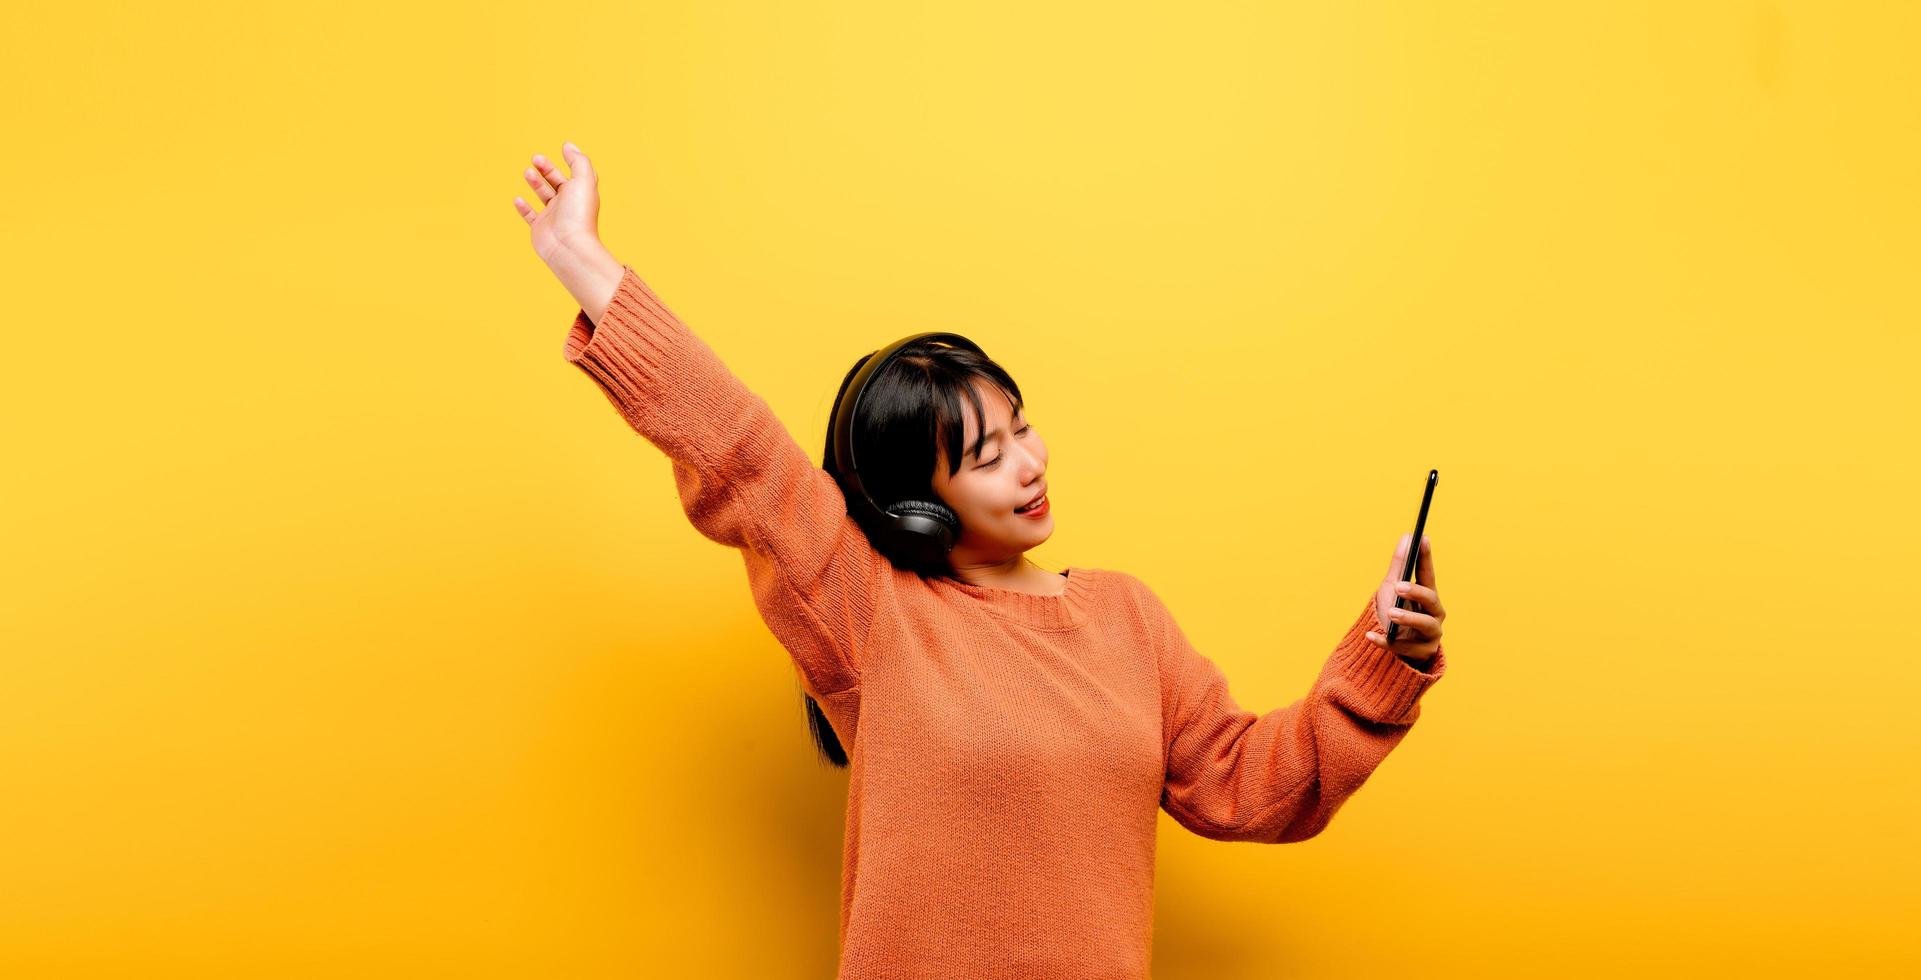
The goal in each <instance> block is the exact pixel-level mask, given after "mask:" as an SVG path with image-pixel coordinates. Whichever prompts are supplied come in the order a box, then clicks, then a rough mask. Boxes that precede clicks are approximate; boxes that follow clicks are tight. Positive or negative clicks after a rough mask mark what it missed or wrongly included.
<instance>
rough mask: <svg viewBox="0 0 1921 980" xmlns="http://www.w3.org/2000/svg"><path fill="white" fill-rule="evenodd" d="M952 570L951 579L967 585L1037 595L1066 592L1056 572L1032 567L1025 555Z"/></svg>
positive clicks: (958, 565)
mask: <svg viewBox="0 0 1921 980" xmlns="http://www.w3.org/2000/svg"><path fill="white" fill-rule="evenodd" d="M953 568H954V577H955V578H957V579H960V580H961V581H963V582H966V583H967V584H969V585H979V586H985V587H987V588H990V589H1007V590H1009V591H1012V592H1031V593H1035V594H1037V595H1059V594H1061V593H1062V592H1064V591H1066V589H1065V583H1064V582H1063V581H1062V579H1061V574H1060V573H1059V572H1050V571H1048V570H1047V569H1044V568H1042V567H1040V566H1039V565H1036V564H1034V563H1033V562H1031V561H1029V560H1027V556H1026V555H1025V554H1019V555H1015V556H1014V557H1012V558H1009V559H1007V560H1006V561H998V562H990V563H986V564H977V565H969V564H955V565H954V566H953Z"/></svg>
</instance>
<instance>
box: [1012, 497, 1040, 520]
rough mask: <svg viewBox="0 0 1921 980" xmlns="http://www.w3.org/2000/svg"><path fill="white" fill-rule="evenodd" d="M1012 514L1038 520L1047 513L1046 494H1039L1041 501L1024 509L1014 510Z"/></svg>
mask: <svg viewBox="0 0 1921 980" xmlns="http://www.w3.org/2000/svg"><path fill="white" fill-rule="evenodd" d="M1014 513H1016V514H1019V515H1020V516H1022V517H1033V518H1039V517H1042V516H1044V515H1045V514H1046V513H1047V494H1046V493H1045V492H1043V493H1042V494H1041V499H1039V500H1036V501H1034V502H1033V503H1032V504H1030V505H1028V506H1026V507H1019V508H1016V509H1015V510H1014Z"/></svg>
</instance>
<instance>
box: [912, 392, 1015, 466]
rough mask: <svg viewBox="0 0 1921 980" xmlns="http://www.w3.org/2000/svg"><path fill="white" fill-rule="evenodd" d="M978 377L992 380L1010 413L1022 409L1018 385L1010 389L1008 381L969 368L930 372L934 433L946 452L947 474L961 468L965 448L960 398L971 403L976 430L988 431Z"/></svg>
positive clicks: (963, 419) (937, 442) (963, 417)
mask: <svg viewBox="0 0 1921 980" xmlns="http://www.w3.org/2000/svg"><path fill="white" fill-rule="evenodd" d="M975 378H980V379H982V380H985V381H987V382H988V383H989V384H992V385H993V386H994V388H995V390H997V391H999V392H1000V393H1001V394H1002V395H1003V396H1005V397H1006V398H1007V403H1008V405H1009V406H1010V407H1011V409H1012V411H1013V414H1015V415H1018V414H1020V413H1021V411H1022V408H1023V406H1022V403H1021V395H1020V391H1019V390H1018V389H1013V390H1010V389H1009V387H1008V385H1006V384H1002V383H1001V382H1000V380H999V379H997V378H994V377H993V376H991V375H988V374H976V373H972V372H951V373H950V372H947V371H935V372H931V373H930V376H929V378H928V381H929V382H930V384H931V385H932V387H933V389H934V392H933V394H934V398H933V402H934V431H933V433H932V435H933V437H934V442H935V445H938V446H940V447H941V448H942V450H944V451H945V452H946V454H947V475H948V476H953V475H954V474H955V473H958V472H960V467H961V460H962V459H963V458H964V454H965V453H966V452H967V447H966V446H964V445H962V441H963V440H964V439H966V437H967V419H966V416H964V415H963V414H962V411H961V399H963V398H965V399H966V400H967V403H968V404H969V405H970V406H972V407H973V413H974V423H975V431H976V432H983V433H984V432H986V431H987V412H986V409H985V408H984V406H983V405H982V404H981V394H980V390H979V389H978V388H976V387H975V386H974V379H975Z"/></svg>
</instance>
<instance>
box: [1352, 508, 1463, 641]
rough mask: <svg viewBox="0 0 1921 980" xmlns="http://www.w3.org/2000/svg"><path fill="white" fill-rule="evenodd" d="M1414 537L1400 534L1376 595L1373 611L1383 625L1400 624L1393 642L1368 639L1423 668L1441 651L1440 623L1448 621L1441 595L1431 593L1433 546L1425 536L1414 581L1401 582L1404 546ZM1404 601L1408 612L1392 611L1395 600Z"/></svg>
mask: <svg viewBox="0 0 1921 980" xmlns="http://www.w3.org/2000/svg"><path fill="white" fill-rule="evenodd" d="M1413 537H1414V535H1412V534H1403V535H1401V540H1400V542H1399V543H1398V544H1396V545H1395V546H1394V557H1393V558H1392V559H1391V560H1389V561H1388V564H1387V577H1386V578H1384V579H1382V580H1381V587H1380V589H1379V590H1378V591H1377V592H1376V593H1375V596H1374V604H1375V611H1376V613H1378V614H1379V615H1380V617H1381V622H1382V623H1399V624H1401V625H1400V628H1399V629H1397V630H1395V631H1394V642H1393V643H1391V644H1390V643H1388V642H1387V637H1386V636H1385V635H1384V634H1383V633H1379V632H1370V633H1368V634H1367V639H1368V641H1369V642H1370V643H1373V644H1374V645H1375V646H1378V647H1382V648H1384V649H1387V650H1392V651H1394V653H1395V654H1396V655H1397V656H1399V657H1401V658H1402V659H1405V660H1412V661H1418V662H1420V663H1423V664H1425V663H1426V662H1427V661H1429V660H1432V659H1433V658H1434V654H1435V653H1436V652H1438V651H1439V650H1440V649H1441V621H1442V620H1444V619H1446V618H1447V610H1446V609H1444V608H1442V606H1441V596H1440V593H1438V592H1435V591H1434V543H1433V542H1432V541H1430V540H1428V537H1427V535H1425V534H1423V535H1421V556H1420V561H1419V563H1418V564H1416V565H1415V567H1414V581H1412V582H1409V581H1406V580H1404V579H1402V578H1401V576H1402V574H1404V572H1403V570H1404V569H1406V568H1407V546H1408V542H1409V540H1410V539H1412V538H1413ZM1397 598H1405V599H1406V600H1407V602H1406V603H1405V605H1406V606H1407V607H1408V608H1405V609H1396V608H1394V600H1395V599H1397Z"/></svg>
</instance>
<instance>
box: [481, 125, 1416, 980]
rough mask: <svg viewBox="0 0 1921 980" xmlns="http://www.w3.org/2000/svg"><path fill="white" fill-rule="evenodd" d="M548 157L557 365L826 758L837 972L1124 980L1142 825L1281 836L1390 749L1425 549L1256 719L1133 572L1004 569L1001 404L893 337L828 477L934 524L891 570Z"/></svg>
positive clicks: (533, 178)
mask: <svg viewBox="0 0 1921 980" xmlns="http://www.w3.org/2000/svg"><path fill="white" fill-rule="evenodd" d="M563 155H564V159H565V160H566V163H567V166H568V174H567V175H562V174H561V173H560V172H559V170H558V169H556V168H555V167H554V165H553V164H552V163H550V162H549V161H548V160H547V159H546V158H545V157H543V156H540V155H535V156H534V157H533V162H534V165H535V166H534V167H531V168H528V169H527V171H526V173H525V176H526V180H527V183H528V184H529V185H530V186H531V187H533V188H534V190H535V192H536V193H537V194H538V195H539V198H540V201H541V203H542V204H543V205H544V207H543V208H542V209H541V210H539V211H536V210H535V209H534V208H532V207H531V206H529V205H528V203H527V202H526V201H525V200H524V199H522V198H515V199H514V206H515V208H516V210H518V211H519V213H520V215H521V217H522V218H524V219H525V220H526V222H527V224H528V226H529V228H530V229H531V231H532V238H533V246H534V251H535V252H536V254H538V255H539V256H540V258H541V260H542V261H544V262H545V263H546V264H547V265H548V267H549V268H550V269H551V270H552V271H553V273H554V274H555V276H557V277H558V278H559V279H560V281H561V283H562V284H563V285H565V286H566V288H567V290H568V291H569V292H570V293H572V294H573V296H574V298H575V299H576V300H577V301H578V302H579V304H580V311H579V312H578V313H577V314H576V315H575V317H574V321H573V324H572V327H571V328H570V330H569V332H568V334H567V337H566V340H565V343H564V346H563V352H564V355H565V357H566V359H567V360H568V362H570V363H572V364H574V365H576V366H578V367H579V368H580V369H581V370H582V371H583V372H585V373H586V374H587V376H588V377H590V378H591V379H592V380H593V381H594V383H595V384H596V385H598V386H599V388H600V390H601V391H602V392H603V393H604V394H605V395H606V396H607V398H608V400H609V401H610V402H611V403H612V404H613V405H614V406H615V408H617V409H618V410H619V412H620V414H621V417H622V418H623V419H625V420H626V422H627V423H628V424H629V425H630V426H631V427H632V428H633V429H634V430H635V431H636V432H638V433H640V434H641V435H643V436H645V437H646V438H647V439H648V440H649V441H651V442H652V443H653V444H654V445H655V446H657V447H659V448H660V449H661V450H662V451H663V452H664V453H666V454H667V456H668V457H669V458H670V459H671V460H672V462H673V475H674V482H675V485H676V488H677V490H678V493H679V497H680V502H681V506H682V509H683V510H684V512H685V514H686V516H687V518H688V520H689V521H691V522H692V523H693V525H694V526H695V527H696V528H697V529H698V530H699V531H700V532H701V533H702V534H704V535H706V536H707V537H708V538H711V539H713V540H715V541H718V542H720V543H722V544H725V545H728V546H729V547H732V548H735V549H738V550H739V551H740V553H741V557H742V560H743V562H744V564H745V566H746V572H747V580H748V584H749V586H750V588H751V589H752V592H753V597H754V602H755V605H756V607H757V608H758V610H759V611H760V613H761V616H762V618H763V619H764V620H765V622H766V623H767V626H768V628H769V629H770V630H771V631H772V632H773V634H774V636H775V637H776V638H777V639H779V641H780V642H781V644H782V646H783V647H785V648H786V649H787V650H788V651H789V653H790V654H791V655H792V658H793V663H794V667H795V669H796V672H797V675H798V677H799V680H800V683H801V686H802V688H803V689H804V691H805V692H806V694H807V696H808V706H809V710H810V720H811V721H813V722H814V726H815V734H816V738H817V740H818V742H819V745H820V748H821V751H822V752H823V753H824V754H826V755H827V756H828V757H829V758H831V759H834V760H835V761H836V762H839V763H843V764H846V765H848V766H849V769H850V774H849V775H850V778H849V782H848V799H847V823H846V831H845V835H844V839H843V846H844V850H843V861H842V870H841V912H840V942H841V957H840V970H839V976H841V977H844V978H845V977H919V976H929V977H934V976H938V977H1051V978H1062V977H1146V976H1147V975H1148V967H1149V963H1150V960H1151V952H1152V950H1151V942H1152V935H1153V932H1152V918H1153V884H1154V844H1155V839H1154V835H1155V824H1156V814H1157V812H1158V811H1159V810H1160V809H1165V810H1166V811H1167V812H1168V814H1169V815H1171V816H1172V817H1173V818H1174V819H1175V820H1176V821H1178V822H1179V823H1180V824H1181V825H1182V826H1184V827H1186V828H1188V829H1189V830H1191V831H1193V832H1194V833H1197V834H1200V835H1202V836H1204V837H1209V838H1213V839H1216V840H1225V841H1260V842H1265V843H1286V842H1290V841H1300V840H1306V839H1308V838H1310V837H1313V836H1314V835H1315V834H1317V833H1319V832H1320V831H1321V830H1322V828H1324V827H1326V826H1327V823H1328V821H1329V820H1330V819H1332V818H1333V816H1334V813H1335V811H1336V810H1337V809H1339V808H1340V806H1341V805H1342V803H1343V802H1345V801H1346V800H1347V798H1348V797H1350V796H1352V795H1353V794H1354V792H1355V791H1356V790H1358V789H1359V788H1360V786H1361V784H1362V783H1363V782H1365V781H1366V779H1367V778H1368V776H1369V774H1370V773H1372V772H1373V770H1374V769H1375V767H1376V766H1378V765H1379V764H1380V762H1381V760H1382V759H1383V758H1384V757H1385V756H1386V755H1387V754H1388V752H1389V751H1391V750H1392V749H1393V748H1394V746H1395V745H1397V744H1398V743H1399V742H1400V741H1401V739H1402V738H1404V737H1405V736H1406V735H1407V732H1408V729H1409V727H1410V726H1411V725H1413V723H1414V721H1415V719H1416V718H1417V717H1418V716H1419V713H1420V696H1421V694H1422V693H1423V692H1425V691H1426V690H1427V689H1428V688H1429V687H1430V686H1432V685H1433V684H1434V682H1435V681H1437V680H1438V679H1439V678H1440V677H1441V675H1442V674H1443V673H1445V671H1446V669H1447V668H1446V659H1445V657H1444V656H1443V654H1442V651H1441V624H1442V621H1443V620H1444V619H1445V618H1446V616H1447V614H1446V612H1445V611H1444V609H1443V608H1442V605H1441V601H1440V597H1439V595H1437V594H1436V592H1435V588H1434V562H1433V549H1432V547H1431V545H1430V544H1429V542H1428V541H1427V540H1426V539H1425V537H1423V540H1422V541H1421V542H1420V555H1419V571H1418V573H1417V576H1416V578H1417V580H1418V584H1402V583H1400V582H1399V578H1400V571H1401V569H1402V567H1403V562H1404V559H1405V556H1406V553H1407V552H1406V549H1407V547H1408V545H1409V542H1408V540H1407V539H1408V537H1411V535H1403V536H1402V538H1401V541H1400V544H1399V545H1398V546H1397V547H1396V549H1395V554H1394V557H1393V558H1392V560H1391V561H1390V562H1389V564H1388V571H1387V574H1386V576H1385V577H1384V578H1383V580H1382V582H1381V583H1380V584H1379V586H1378V587H1377V588H1375V589H1374V590H1372V592H1371V594H1370V595H1368V597H1367V599H1366V601H1365V602H1364V603H1363V604H1362V608H1361V610H1360V614H1359V616H1358V617H1357V618H1356V619H1355V621H1354V623H1353V625H1351V626H1350V627H1348V629H1347V632H1346V635H1345V636H1343V637H1342V638H1341V640H1340V642H1339V643H1338V644H1337V645H1336V646H1335V648H1334V651H1333V653H1332V655H1331V656H1330V657H1329V658H1328V660H1327V661H1326V663H1325V665H1324V666H1323V668H1322V670H1321V672H1320V675H1319V677H1318V678H1317V679H1316V680H1315V682H1314V685H1313V687H1312V688H1311V689H1310V690H1309V691H1308V693H1307V696H1306V697H1305V698H1303V699H1301V700H1299V701H1296V702H1294V703H1293V704H1290V705H1288V706H1287V707H1285V708H1279V709H1275V710H1273V711H1270V712H1267V713H1266V714H1262V715H1256V714H1254V713H1253V712H1251V711H1248V710H1245V709H1243V708H1242V707H1241V706H1240V705H1238V704H1237V703H1236V702H1235V700H1234V698H1233V697H1232V696H1231V695H1230V694H1229V693H1228V689H1227V682H1226V680H1225V678H1224V677H1223V676H1222V674H1221V672H1220V670H1219V669H1218V668H1217V667H1216V666H1215V665H1214V663H1213V662H1212V661H1211V660H1209V659H1208V658H1207V657H1205V656H1203V655H1202V654H1200V653H1199V652H1198V651H1196V650H1195V649H1194V647H1193V646H1192V645H1190V644H1189V643H1188V641H1187V637H1186V636H1185V635H1184V634H1183V633H1182V631H1181V629H1180V627H1179V625H1178V624H1176V622H1175V621H1174V618H1173V616H1172V615H1171V614H1170V613H1169V611H1168V609H1167V608H1166V606H1165V605H1163V604H1162V603H1161V601H1160V599H1159V598H1158V597H1157V596H1156V595H1155V594H1154V592H1153V590H1152V589H1150V588H1148V586H1147V585H1146V584H1145V583H1144V582H1142V581H1141V580H1140V579H1138V578H1136V577H1134V576H1132V575H1129V574H1127V573H1126V572H1121V571H1116V570H1111V569H1102V568H1088V567H1080V566H1073V567H1070V568H1067V569H1065V570H1063V571H1061V572H1060V573H1059V574H1053V573H1050V572H1048V571H1046V570H1044V569H1042V568H1040V567H1038V566H1037V565H1035V564H1034V563H1033V562H1032V561H1029V560H1028V559H1027V557H1026V552H1027V551H1028V550H1029V549H1032V548H1034V547H1035V546H1037V545H1039V544H1041V543H1042V542H1044V541H1046V540H1047V538H1048V536H1049V535H1050V534H1051V533H1052V531H1053V526H1054V525H1053V521H1054V516H1053V510H1052V506H1051V501H1050V499H1049V498H1050V496H1051V495H1050V493H1049V486H1048V481H1047V477H1046V472H1047V460H1048V450H1047V445H1046V443H1045V442H1043V441H1042V439H1041V436H1040V433H1039V432H1038V431H1037V430H1036V429H1035V428H1034V426H1033V424H1032V422H1031V421H1030V420H1028V419H1027V418H1026V415H1025V412H1024V410H1023V408H1022V399H1021V395H1020V389H1019V387H1018V386H1016V385H1015V384H1014V382H1013V379H1012V378H1011V377H1009V376H1008V375H1007V373H1006V372H1005V371H1003V370H1002V369H1001V368H1000V366H999V365H997V364H995V363H993V362H992V361H991V360H988V359H987V358H986V357H985V356H984V355H980V354H977V353H973V352H970V351H966V350H963V349H961V348H959V347H957V346H948V345H938V344H917V345H913V346H910V347H908V348H906V349H903V350H902V351H901V352H900V353H898V354H897V355H896V356H895V357H894V358H893V359H892V360H891V361H889V362H888V363H887V364H885V365H884V366H883V367H882V369H880V370H878V371H877V372H876V373H875V374H874V376H873V377H872V378H871V379H870V383H869V387H868V388H867V394H866V395H865V396H863V398H862V399H861V401H860V409H861V413H860V418H859V419H858V424H857V425H856V427H855V429H854V435H853V439H854V443H855V447H856V451H855V459H856V460H857V461H859V463H860V475H861V478H862V481H863V485H864V486H865V488H866V490H867V492H868V493H869V494H870V495H871V496H872V497H873V498H874V500H875V501H876V502H877V503H878V504H879V505H880V506H882V507H887V506H889V505H890V504H893V503H894V502H895V501H898V500H908V499H918V500H923V501H937V502H938V503H939V504H944V505H945V506H946V507H947V508H948V509H949V510H951V511H952V513H953V515H954V516H955V517H957V518H958V522H959V524H960V532H959V534H958V536H957V538H956V539H955V541H954V543H953V546H952V550H951V551H949V552H948V553H947V555H946V561H945V562H944V566H943V567H941V568H938V569H931V570H930V569H926V568H903V567H899V566H897V565H896V564H895V562H894V561H892V560H890V559H889V558H888V557H887V556H886V555H885V554H883V553H882V551H881V550H880V549H879V548H878V547H877V546H876V543H875V541H874V540H873V539H870V537H869V536H868V534H867V532H866V531H865V530H864V529H863V526H862V524H861V523H860V522H859V521H857V520H856V519H855V518H854V517H853V516H850V507H849V500H848V498H847V497H846V496H844V494H843V487H842V484H841V481H840V479H839V478H838V477H837V476H836V474H835V473H834V472H832V467H833V465H834V454H833V451H832V444H831V441H830V443H829V446H828V449H827V451H826V452H825V453H824V454H823V464H822V465H821V466H816V465H814V464H813V463H812V461H811V460H809V458H808V457H807V455H806V454H805V452H804V451H803V450H802V449H801V447H800V445H799V444H798V443H797V442H795V440H794V439H793V437H792V436H791V435H790V434H789V433H788V431H787V430H786V428H785V427H783V425H782V424H781V422H780V421H779V419H778V418H776V417H775V415H774V414H773V412H772V411H771V410H770V409H769V407H768V405H767V403H766V402H765V401H764V400H763V399H761V398H760V397H759V396H758V395H756V394H754V393H753V392H752V391H750V390H749V389H748V388H746V387H745V386H744V385H743V384H742V383H741V381H740V380H739V379H738V378H736V377H735V376H734V375H733V374H732V373H731V372H730V371H729V370H728V369H727V367H726V366H725V365H724V364H722V362H721V361H720V359H719V358H718V357H717V356H716V355H715V353H714V351H713V350H712V348H710V347H709V346H708V345H707V344H706V343H705V342H703V341H702V340H701V339H700V338H699V337H697V336H696V335H695V334H694V333H693V332H691V331H690V330H689V329H688V327H687V326H686V324H684V323H682V322H681V320H680V319H679V318H678V317H677V316H675V315H674V313H673V312H672V311H671V310H669V309H668V308H667V306H666V305H665V304H664V303H662V302H661V300H660V298H659V297H658V296H656V295H655V294H654V292H653V291H652V290H651V289H650V288H648V286H647V284H646V283H645V282H643V281H642V280H641V279H640V277H639V276H638V275H637V274H636V273H635V272H634V270H633V269H632V268H631V267H629V266H626V265H624V264H622V263H621V262H620V261H618V260H616V259H615V258H614V257H613V256H612V255H611V254H610V253H609V252H608V251H607V249H606V248H605V247H604V246H602V244H601V243H600V239H599V231H598V224H597V217H598V213H599V188H598V180H599V178H598V177H597V176H596V174H595V172H594V168H593V166H592V164H591V163H590V162H589V161H588V159H587V157H586V156H585V155H584V154H583V153H581V151H580V150H579V149H578V148H577V147H575V146H574V145H573V144H571V143H569V144H566V146H565V148H564V150H563ZM870 356H871V355H870ZM865 360H866V358H862V359H861V361H857V362H856V364H855V369H856V370H858V368H859V367H860V365H861V363H863V362H864V361H865ZM853 375H854V371H850V372H849V373H848V378H847V379H843V380H842V382H841V392H842V395H845V394H846V392H847V388H848V381H849V380H851V379H852V377H853ZM839 400H840V399H838V398H837V399H836V408H837V409H838V405H839ZM870 406H872V407H871V409H870ZM830 440H831V434H830ZM1397 594H1398V595H1402V596H1405V597H1406V598H1408V599H1410V600H1412V602H1413V603H1414V604H1416V605H1415V608H1413V609H1410V610H1405V611H1404V610H1397V609H1394V608H1393V607H1394V600H1395V598H1396V596H1397ZM1389 620H1393V621H1397V622H1399V623H1400V624H1401V631H1400V633H1399V634H1398V636H1397V638H1396V641H1395V642H1394V643H1393V644H1392V645H1391V646H1390V645H1389V644H1388V642H1387V639H1386V636H1385V627H1384V626H1383V623H1384V622H1386V621H1389ZM843 746H844V747H845V752H844V753H843V751H842V747H843Z"/></svg>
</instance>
